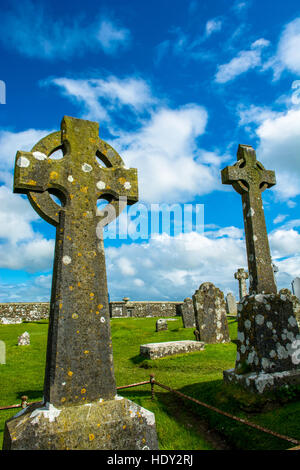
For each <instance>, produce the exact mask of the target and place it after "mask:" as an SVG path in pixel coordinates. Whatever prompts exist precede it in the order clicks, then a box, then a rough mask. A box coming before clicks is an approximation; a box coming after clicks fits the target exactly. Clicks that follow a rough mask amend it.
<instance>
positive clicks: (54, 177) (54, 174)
mask: <svg viewBox="0 0 300 470" xmlns="http://www.w3.org/2000/svg"><path fill="white" fill-rule="evenodd" d="M56 178H58V173H57V172H56V171H51V173H50V179H52V180H55V179H56Z"/></svg>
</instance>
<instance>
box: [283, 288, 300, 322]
mask: <svg viewBox="0 0 300 470" xmlns="http://www.w3.org/2000/svg"><path fill="white" fill-rule="evenodd" d="M279 294H280V295H284V296H286V298H287V299H288V300H290V301H291V302H292V304H293V309H294V315H295V318H296V321H297V323H298V327H299V329H300V301H299V299H298V297H296V296H295V295H293V294H292V293H291V291H290V290H289V289H281V290H280V291H279Z"/></svg>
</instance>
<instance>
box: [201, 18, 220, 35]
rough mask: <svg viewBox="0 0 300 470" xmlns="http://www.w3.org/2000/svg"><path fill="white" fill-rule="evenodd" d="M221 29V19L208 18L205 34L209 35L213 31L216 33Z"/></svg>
mask: <svg viewBox="0 0 300 470" xmlns="http://www.w3.org/2000/svg"><path fill="white" fill-rule="evenodd" d="M221 29H222V21H221V20H220V19H218V18H213V19H211V20H208V21H207V23H206V25H205V35H206V36H207V37H209V36H211V35H212V34H213V33H217V32H219V31H221Z"/></svg>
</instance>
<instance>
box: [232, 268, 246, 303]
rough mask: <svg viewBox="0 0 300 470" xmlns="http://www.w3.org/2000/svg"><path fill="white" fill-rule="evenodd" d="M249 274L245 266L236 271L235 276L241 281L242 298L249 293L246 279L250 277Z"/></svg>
mask: <svg viewBox="0 0 300 470" xmlns="http://www.w3.org/2000/svg"><path fill="white" fill-rule="evenodd" d="M248 277H249V275H248V273H246V271H245V270H244V268H239V269H238V270H237V272H236V273H234V278H235V279H237V280H238V281H239V295H240V300H242V298H243V297H245V295H247V285H246V279H248Z"/></svg>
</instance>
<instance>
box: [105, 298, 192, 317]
mask: <svg viewBox="0 0 300 470" xmlns="http://www.w3.org/2000/svg"><path fill="white" fill-rule="evenodd" d="M182 303H183V302H151V301H149V302H147V301H142V302H137V301H128V302H124V301H122V302H110V316H111V317H112V318H116V317H175V316H176V315H181V313H180V306H181V305H182Z"/></svg>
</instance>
